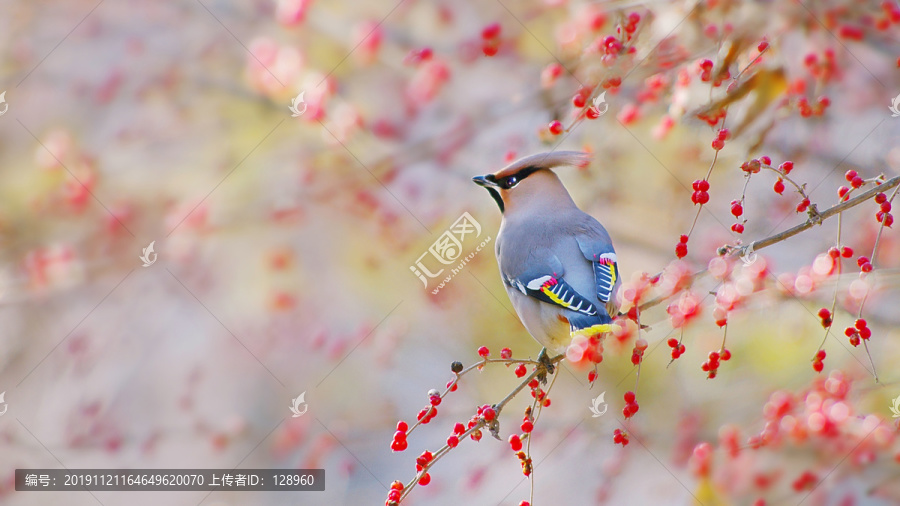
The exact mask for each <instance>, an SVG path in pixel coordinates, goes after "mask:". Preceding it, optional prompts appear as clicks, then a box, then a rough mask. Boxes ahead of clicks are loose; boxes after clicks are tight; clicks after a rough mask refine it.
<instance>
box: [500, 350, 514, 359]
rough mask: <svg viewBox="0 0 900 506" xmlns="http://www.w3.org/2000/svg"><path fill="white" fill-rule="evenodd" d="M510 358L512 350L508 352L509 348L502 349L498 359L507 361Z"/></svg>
mask: <svg viewBox="0 0 900 506" xmlns="http://www.w3.org/2000/svg"><path fill="white" fill-rule="evenodd" d="M510 357H512V350H510V349H509V348H503V349H502V350H500V358H502V359H507V358H510Z"/></svg>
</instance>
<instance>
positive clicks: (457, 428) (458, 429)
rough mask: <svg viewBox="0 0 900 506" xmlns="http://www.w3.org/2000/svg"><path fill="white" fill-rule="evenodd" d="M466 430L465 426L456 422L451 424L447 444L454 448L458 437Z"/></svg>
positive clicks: (457, 442)
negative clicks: (451, 432)
mask: <svg viewBox="0 0 900 506" xmlns="http://www.w3.org/2000/svg"><path fill="white" fill-rule="evenodd" d="M465 432H466V426H465V425H463V424H461V423H459V422H456V425H454V426H453V434H450V435H449V436H448V437H447V446H449V447H450V448H456V446H457V445H458V444H459V438H460V436H462V435H463V434H465Z"/></svg>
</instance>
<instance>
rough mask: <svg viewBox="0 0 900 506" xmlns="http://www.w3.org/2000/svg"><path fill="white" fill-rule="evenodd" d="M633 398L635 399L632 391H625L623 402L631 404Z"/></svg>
mask: <svg viewBox="0 0 900 506" xmlns="http://www.w3.org/2000/svg"><path fill="white" fill-rule="evenodd" d="M634 399H635V396H634V392H631V391H628V392H625V402H626V403H628V404H631V403H632V402H634Z"/></svg>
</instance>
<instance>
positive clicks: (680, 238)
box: [678, 234, 688, 244]
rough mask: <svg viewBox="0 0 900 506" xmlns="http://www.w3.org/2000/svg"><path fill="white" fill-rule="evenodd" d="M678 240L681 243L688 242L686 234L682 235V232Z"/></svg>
mask: <svg viewBox="0 0 900 506" xmlns="http://www.w3.org/2000/svg"><path fill="white" fill-rule="evenodd" d="M678 242H682V243H684V244H687V242H688V236H686V235H684V234H681V237H679V238H678Z"/></svg>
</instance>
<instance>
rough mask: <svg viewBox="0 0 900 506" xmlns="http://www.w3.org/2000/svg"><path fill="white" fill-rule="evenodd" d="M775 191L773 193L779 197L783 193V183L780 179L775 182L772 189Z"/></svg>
mask: <svg viewBox="0 0 900 506" xmlns="http://www.w3.org/2000/svg"><path fill="white" fill-rule="evenodd" d="M772 189H773V190H775V193H777V194H779V195H781V194H782V193H784V181H782V180H781V178H778V181H775V186H773V187H772Z"/></svg>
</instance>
